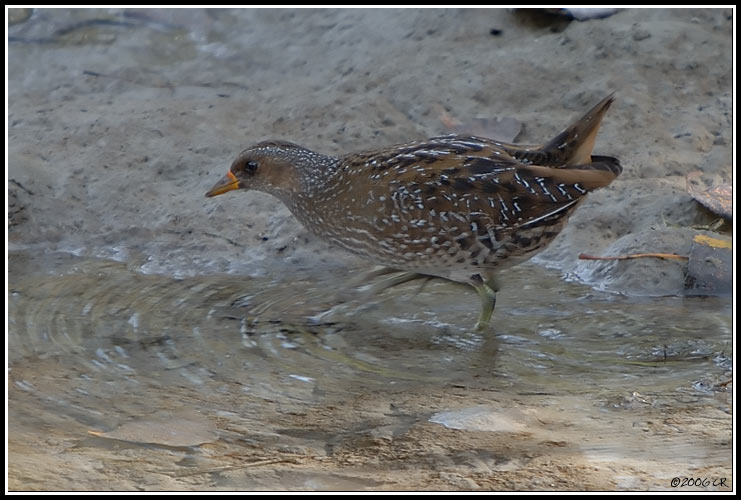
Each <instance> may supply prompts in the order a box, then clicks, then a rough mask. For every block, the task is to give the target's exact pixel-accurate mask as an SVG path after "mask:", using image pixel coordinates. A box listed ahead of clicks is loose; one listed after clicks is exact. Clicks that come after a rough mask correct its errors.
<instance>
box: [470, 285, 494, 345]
mask: <svg viewBox="0 0 741 500" xmlns="http://www.w3.org/2000/svg"><path fill="white" fill-rule="evenodd" d="M471 282H472V283H471V284H472V285H473V287H474V288H475V289H476V292H478V294H479V297H480V298H481V314H479V319H478V321H476V326H475V327H474V329H475V330H476V331H477V332H481V331H483V330H485V329H486V327H487V326H489V321H490V320H491V315H492V314H493V313H494V306H495V305H496V303H497V289H498V287H497V285H496V283H495V282H494V279H493V278H489V279H487V280H486V281H484V279H483V278H482V277H481V275H480V274H475V275H473V276H472V277H471Z"/></svg>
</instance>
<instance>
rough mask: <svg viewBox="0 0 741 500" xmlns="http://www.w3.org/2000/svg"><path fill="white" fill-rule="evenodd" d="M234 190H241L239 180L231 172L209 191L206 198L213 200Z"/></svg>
mask: <svg viewBox="0 0 741 500" xmlns="http://www.w3.org/2000/svg"><path fill="white" fill-rule="evenodd" d="M234 189H239V179H237V177H236V176H235V175H234V174H233V173H232V172H231V171H229V172H228V173H227V174H226V175H225V176H224V177H222V178H221V180H220V181H219V182H217V183H216V184H214V187H212V188H211V189H209V190H208V193H206V197H207V198H211V197H212V196H218V195H220V194H224V193H226V192H227V191H232V190H234Z"/></svg>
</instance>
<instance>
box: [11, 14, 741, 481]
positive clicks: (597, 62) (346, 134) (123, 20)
mask: <svg viewBox="0 0 741 500" xmlns="http://www.w3.org/2000/svg"><path fill="white" fill-rule="evenodd" d="M26 14H27V13H25V12H21V11H14V12H12V15H11V22H12V23H14V24H12V25H11V26H10V27H9V29H8V36H9V54H8V74H9V81H8V103H9V109H8V172H7V176H8V209H9V215H8V225H9V227H8V240H9V246H10V249H11V250H17V251H29V252H44V251H54V250H59V251H65V252H72V253H74V254H75V255H78V256H83V257H102V258H106V259H113V260H117V261H121V262H124V263H126V264H127V265H129V266H130V268H133V269H138V270H140V271H142V272H145V273H160V274H165V275H168V276H174V277H188V276H201V275H208V274H212V273H220V272H228V273H235V274H242V275H250V276H273V277H276V276H277V277H280V276H285V275H291V276H303V277H309V278H310V277H311V276H312V275H314V276H317V275H326V273H327V272H328V271H332V270H334V269H340V268H343V267H345V266H347V265H350V264H357V262H358V261H357V259H356V258H355V257H353V256H349V255H346V254H343V253H341V252H338V251H337V250H335V249H331V248H329V246H328V245H326V244H325V243H323V242H321V241H318V240H317V239H316V238H315V237H313V236H312V235H311V234H309V233H308V232H307V231H306V230H304V229H303V228H302V227H301V226H300V225H299V224H298V223H297V222H296V221H295V219H293V217H292V216H291V214H290V212H288V210H287V209H286V208H285V207H283V206H282V205H281V204H280V203H279V202H277V201H276V200H275V199H273V198H271V197H269V196H267V195H263V194H261V193H253V192H250V193H240V194H239V195H233V196H228V197H224V198H222V197H220V198H216V199H213V200H206V199H204V197H203V195H204V193H205V191H206V190H207V189H208V188H209V187H210V186H211V185H212V184H213V182H215V181H216V180H217V179H218V178H219V177H220V176H222V175H223V174H224V173H225V172H226V169H227V168H228V166H229V164H230V163H231V160H232V159H233V158H234V156H235V155H236V154H237V153H238V152H239V151H240V150H241V149H243V148H245V147H247V146H249V145H251V144H253V143H256V142H258V141H260V140H264V139H268V138H281V139H286V140H291V141H292V142H296V143H299V144H302V145H305V146H307V147H309V148H311V149H314V150H317V151H321V152H325V153H331V154H340V153H346V152H350V151H355V150H364V149H370V148H374V147H376V146H385V145H389V144H393V143H398V142H403V141H408V140H413V139H421V138H425V137H429V136H432V135H436V134H440V133H444V132H446V128H445V125H444V124H443V121H442V111H443V110H444V111H445V112H446V113H448V114H449V115H450V116H453V117H455V118H457V119H458V120H460V121H466V120H469V119H472V118H477V117H478V118H496V117H509V118H515V119H517V120H519V121H520V122H522V123H523V124H524V128H523V131H522V133H521V134H520V135H519V137H518V141H520V142H524V143H533V142H535V143H537V142H542V141H544V140H547V139H549V138H550V137H552V136H553V135H554V134H555V133H557V132H558V131H559V130H560V129H561V128H562V127H563V126H565V125H566V124H567V123H568V122H569V121H571V120H572V119H573V118H574V117H576V116H577V115H579V114H580V113H582V112H583V111H584V110H585V109H587V108H588V107H589V106H591V105H593V104H594V103H595V102H597V101H598V100H599V99H601V98H602V97H604V96H605V95H607V94H608V93H610V92H613V91H615V92H617V101H616V103H615V105H614V106H613V107H612V108H611V109H610V111H609V113H608V115H607V117H606V119H605V122H604V124H603V127H602V130H601V132H600V136H599V138H598V141H597V145H596V150H595V152H596V153H597V154H600V153H603V154H608V155H614V156H617V157H619V158H620V160H621V162H622V165H623V167H624V172H623V174H622V176H621V177H620V178H619V179H618V180H617V181H615V182H614V183H613V184H612V185H611V186H610V187H609V188H607V189H604V190H602V191H600V192H597V193H594V194H592V195H590V198H589V199H588V200H587V201H586V202H585V203H584V204H583V205H582V207H581V208H580V209H579V210H578V211H577V213H576V214H575V215H574V216H573V217H572V219H571V222H570V223H569V225H568V227H567V228H566V229H565V230H564V231H563V233H562V235H561V236H560V237H559V238H558V240H557V241H556V242H555V243H554V244H553V245H552V246H551V247H550V248H549V249H548V250H547V251H545V252H544V253H542V254H541V255H539V256H538V258H537V262H538V264H540V265H546V266H550V267H554V268H557V269H559V270H560V271H562V272H565V273H568V274H569V275H571V276H572V277H574V278H576V279H577V280H579V281H582V282H585V283H589V284H592V285H594V286H598V287H601V288H605V289H609V290H613V291H617V292H622V293H628V294H636V295H665V294H675V293H682V290H683V287H684V279H685V271H686V268H684V267H683V266H682V264H678V263H676V262H672V261H658V260H652V261H650V262H648V261H647V262H631V263H626V262H619V263H614V262H612V263H601V264H596V263H585V262H581V261H578V260H576V259H574V255H576V254H578V253H580V252H584V253H589V254H594V255H603V254H618V253H629V252H676V253H682V252H684V251H687V249H688V245H689V244H690V242H691V239H692V237H693V236H694V235H695V234H697V233H698V232H700V233H702V234H710V235H715V236H717V237H727V236H728V234H729V231H730V229H729V224H726V225H725V227H724V228H722V229H721V230H720V231H721V234H720V236H719V233H715V232H708V231H703V230H699V229H696V226H702V225H707V224H709V223H710V222H712V221H713V220H714V219H715V216H714V215H713V214H711V213H710V212H708V211H707V210H705V209H704V208H702V207H700V206H699V205H698V204H696V203H695V202H694V201H693V200H692V198H691V197H690V196H689V195H688V194H687V192H686V189H685V176H686V174H687V173H689V172H692V171H695V170H700V171H702V173H703V177H702V178H703V182H704V183H705V184H706V185H711V184H717V183H721V182H730V181H731V178H732V141H733V135H732V120H733V102H732V76H733V74H732V14H733V13H732V11H731V10H729V9H682V10H672V9H647V10H646V9H626V10H621V11H619V12H618V13H616V14H614V15H612V16H610V17H607V18H605V19H592V20H587V21H583V22H579V21H568V20H565V19H563V18H558V17H551V16H548V15H545V14H543V13H538V12H535V13H534V12H530V11H518V10H511V9H507V10H496V9H495V10H435V9H429V10H420V9H406V10H383V9H378V10H364V9H359V10H318V9H307V10H271V9H266V10H241V11H224V10H212V11H203V10H178V11H159V10H155V11H149V10H141V11H126V12H125V13H124V12H123V11H120V10H115V11H113V10H112V11H109V10H86V11H67V10H35V11H33V12H32V13H31V15H30V17H29V16H27V15H26ZM493 30H494V31H493ZM693 226H695V228H693ZM723 235H725V236H723ZM10 278H11V281H12V280H13V278H15V277H13V276H11V277H10ZM472 390H473V389H472ZM469 395H470V394H469ZM419 397H420V398H422V399H424V395H419ZM373 398H374V396H373V395H368V396H367V397H362V398H360V397H359V399H358V402H356V403H355V404H366V405H372V401H373ZM361 401H362V403H361ZM408 404H412V402H408ZM420 404H423V403H420ZM518 404H519V403H517V402H514V403H512V405H513V406H514V407H517V405H518ZM317 411H319V410H317ZM379 411H380V410H379ZM383 411H388V408H386V409H385V410H383ZM333 415H335V414H333ZM697 417H698V416H697V415H691V414H685V415H684V416H683V418H684V421H685V422H689V421H692V420H693V419H695V418H697ZM321 418H322V415H321V414H317V415H306V416H302V418H301V419H297V421H296V422H295V426H296V427H297V428H300V427H302V426H306V425H308V424H309V422H314V421H315V420H316V419H321ZM302 419H305V420H302ZM561 422H562V423H563V424H564V429H567V428H568V426H567V425H566V424H567V422H568V419H567V418H563V419H562V420H561ZM331 425H332V426H336V427H337V428H341V427H342V423H341V422H333V423H332V424H331ZM651 425H654V424H651ZM655 425H656V426H655V427H652V428H651V429H650V430H648V431H646V432H649V433H652V435H653V434H656V435H663V434H662V433H665V432H671V431H670V428H671V422H668V421H664V422H663V423H656V424H655ZM727 425H729V424H727V423H725V421H724V422H723V423H721V424H719V427H718V432H719V433H721V434H722V433H725V432H727V430H728V429H727ZM664 426H666V427H664ZM432 427H434V425H433V424H430V423H423V424H420V425H416V426H414V431H413V432H414V433H418V434H419V435H418V436H417V435H416V434H415V435H411V436H410V435H405V438H404V439H402V440H394V439H391V438H390V437H388V436H387V435H384V434H383V432H381V433H380V434H370V435H368V434H364V433H363V432H359V431H357V432H350V433H349V434H346V435H342V437H341V438H340V439H339V441H338V442H337V443H336V446H335V448H334V452H333V453H331V454H330V455H328V456H324V457H319V458H317V456H318V455H317V454H316V453H314V452H311V451H310V452H297V451H296V450H295V449H292V450H288V451H286V452H285V456H282V457H279V459H278V460H282V459H285V463H279V464H278V465H275V466H273V467H271V468H270V469H269V472H264V473H263V472H256V473H255V476H254V477H253V480H254V482H252V483H250V485H251V487H254V488H267V489H270V488H274V487H275V485H276V484H282V485H284V486H285V487H286V488H295V489H302V488H311V487H312V486H311V485H312V484H313V485H314V488H316V489H321V488H323V487H329V488H340V489H342V488H343V487H344V488H347V489H357V488H367V489H374V488H376V487H378V488H382V489H429V488H431V489H559V490H564V489H592V490H601V489H602V490H604V489H646V488H652V489H660V488H662V486H661V485H662V484H664V483H662V482H661V481H657V482H656V483H651V484H649V483H646V482H642V481H637V482H631V481H630V480H628V479H620V478H619V477H618V478H616V476H615V474H614V468H613V469H610V467H612V466H605V468H604V469H599V467H598V468H597V469H595V468H594V466H593V465H587V462H585V461H580V460H581V458H580V457H581V455H579V454H571V453H569V450H570V449H571V448H570V446H571V445H570V444H569V443H573V442H577V441H578V437H577V436H576V435H575V436H572V437H569V438H563V439H562V440H557V441H555V442H550V441H549V440H547V439H544V438H543V437H542V436H540V435H538V434H537V433H535V434H532V433H530V434H527V435H523V436H524V437H523V436H520V437H519V438H516V439H514V440H513V439H510V438H511V436H509V437H504V438H502V437H501V436H500V435H494V434H491V435H490V434H480V433H479V434H477V433H474V434H473V435H469V436H468V437H466V438H464V439H470V440H471V442H470V448H471V449H472V450H474V451H471V452H470V453H469V454H465V453H464V454H459V455H456V453H458V452H457V451H454V452H451V450H460V449H462V448H465V447H466V446H465V445H461V444H460V443H459V440H460V439H462V438H461V436H460V434H459V433H456V432H455V431H454V430H443V431H441V430H439V429H438V430H436V431H431V430H430V429H432ZM437 427H439V426H437ZM379 432H380V431H379ZM388 432H391V430H389V431H388ZM571 432H573V430H572V431H571ZM692 432H696V433H697V438H698V439H702V437H701V435H702V433H703V432H704V431H703V430H702V429H700V428H695V429H694V430H693V431H692ZM392 434H393V432H392ZM415 436H416V437H415ZM358 440H359V441H358ZM405 440H407V441H405ZM487 440H498V441H497V442H496V443H495V442H489V441H487ZM356 441H357V442H356ZM405 443H407V444H408V443H415V444H414V445H413V446H412V445H410V446H408V447H407V446H405ZM420 443H422V445H420ZM50 445H51V446H58V447H59V449H60V450H61V449H63V448H64V446H65V445H64V443H51V444H50ZM504 448H506V449H507V450H508V456H510V457H512V456H516V457H519V458H517V459H512V460H507V461H502V460H499V459H498V458H497V455H496V453H494V454H491V453H492V452H486V451H484V450H487V449H488V450H496V449H504ZM425 449H426V450H427V451H424V452H423V451H420V450H425ZM544 449H548V450H554V452H553V453H550V452H549V453H543V450H544ZM363 450H365V451H363ZM476 450H479V451H476ZM14 451H15V453H16V454H15V455H14V456H16V457H20V458H17V459H16V461H15V462H14V464H13V466H12V467H11V470H12V471H14V473H13V474H12V475H11V477H10V485H11V488H21V489H22V488H24V487H29V485H31V486H30V487H32V488H34V489H37V488H38V489H44V488H45V487H49V485H52V486H51V487H54V488H61V489H74V485H73V484H71V483H65V482H64V481H60V480H59V478H55V479H53V480H52V478H51V477H49V478H47V479H48V481H45V480H44V479H43V477H42V479H41V480H38V482H36V479H34V480H33V481H30V479H29V478H28V477H27V475H26V474H27V472H26V471H28V470H29V468H28V467H25V466H24V465H23V464H24V463H26V464H33V463H34V459H33V457H34V454H35V453H37V452H36V451H34V450H33V449H23V448H22V447H20V445H16V448H15V449H14ZM213 452H214V453H219V450H214V451H213ZM366 452H367V453H366ZM510 452H511V453H510ZM301 453H306V454H307V455H308V456H311V457H312V458H307V456H306V455H301ZM460 453H463V452H460ZM323 454H326V453H324V452H323ZM54 456H55V457H57V455H54ZM445 456H447V457H449V456H453V457H454V458H453V459H451V460H452V461H451V462H450V464H448V466H447V468H446V467H442V468H440V467H439V466H437V465H436V466H432V465H430V464H438V465H439V458H440V457H445ZM59 457H63V458H62V460H67V459H66V458H64V455H59ZM252 458H254V459H255V460H259V459H266V460H268V461H269V460H271V459H275V457H267V458H266V457H262V456H255V457H252ZM55 459H56V458H55ZM235 460H236V459H235ZM646 460H647V463H648V462H650V458H649V457H647V458H646ZM286 464H288V465H286ZM327 464H330V465H327ZM425 464H427V465H425ZM498 464H499V465H501V467H500V468H498V467H499V465H498ZM340 465H341V466H342V467H344V468H343V469H342V470H343V471H344V472H342V473H336V474H335V473H334V472H331V471H335V470H337V467H338V466H340ZM633 466H635V464H633V465H631V467H633ZM80 467H81V469H86V468H90V469H89V470H90V473H91V474H92V475H93V476H91V477H95V474H98V472H96V471H95V470H94V467H93V466H92V464H80ZM240 467H241V466H238V464H235V472H234V474H244V473H245V469H242V468H240ZM404 467H407V468H410V470H412V469H413V470H414V471H415V472H414V473H409V472H408V471H407V470H406V469H405V468H404ZM415 467H416V468H415ZM504 469H506V470H504ZM317 470H323V471H324V472H325V473H327V474H330V475H331V477H332V478H333V479H332V481H329V482H327V483H326V484H324V485H323V483H321V482H319V483H310V482H307V481H308V479H307V480H306V481H304V480H299V479H296V478H297V477H299V476H300V475H301V474H304V475H303V476H300V477H301V478H310V477H311V474H312V473H313V472H316V471H317ZM53 471H54V467H49V468H48V469H46V472H44V474H49V475H50V476H53V475H54V472H53ZM261 471H262V469H261ZM297 471H298V472H297ZM327 471H330V472H327ZM348 471H352V473H353V474H352V475H353V479H352V481H350V480H348V482H346V483H343V482H342V474H345V473H347V472H348ZM419 471H422V472H419ZM492 471H499V473H498V474H493V472H492ZM705 472H707V471H705ZM710 472H717V471H710ZM665 473H666V476H667V477H670V472H669V471H668V470H667V471H665ZM295 474H299V476H296V475H295ZM379 475H380V479H379ZM165 476H166V474H165ZM124 477H125V474H123V473H122V475H121V478H122V479H121V482H119V483H116V482H114V483H106V482H105V481H103V479H102V478H103V476H101V482H100V483H96V482H95V481H94V480H93V481H92V482H91V483H89V484H90V485H93V486H94V487H101V488H105V486H104V485H105V484H108V485H109V486H110V487H111V488H114V489H117V488H122V489H129V488H132V487H137V486H139V487H143V488H147V487H151V488H165V489H167V488H168V487H170V488H173V489H180V488H188V487H193V488H196V489H197V488H199V487H201V488H203V487H207V488H218V487H219V485H218V484H216V483H208V482H206V483H204V482H198V481H195V480H194V481H195V482H194V483H192V484H190V485H189V484H188V482H187V481H183V480H179V481H174V482H172V483H169V482H167V481H166V480H162V479H161V478H160V480H159V481H160V482H157V481H154V482H153V483H151V484H150V485H149V486H147V484H146V481H148V480H151V478H133V479H132V478H125V479H124ZM163 477H164V476H163ZM291 477H293V478H294V479H289V478H291ZM359 477H363V478H365V480H366V481H367V482H366V483H362V482H361V481H360V480H359V479H357V478H359ZM620 477H622V476H620ZM626 477H627V476H626ZM109 479H110V478H107V479H106V481H107V480H109ZM137 481H138V482H137ZM291 481H293V482H291ZM230 484H231V483H230Z"/></svg>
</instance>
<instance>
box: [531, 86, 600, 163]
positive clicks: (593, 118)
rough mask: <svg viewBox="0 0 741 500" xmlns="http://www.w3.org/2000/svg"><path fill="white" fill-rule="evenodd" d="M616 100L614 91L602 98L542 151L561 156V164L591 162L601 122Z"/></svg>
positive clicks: (549, 154) (548, 154)
mask: <svg viewBox="0 0 741 500" xmlns="http://www.w3.org/2000/svg"><path fill="white" fill-rule="evenodd" d="M614 100H615V94H614V93H612V94H610V95H608V96H607V97H605V98H604V99H602V100H601V101H600V102H599V103H597V105H596V106H594V107H593V108H592V109H590V110H589V111H587V112H586V113H585V114H584V116H582V117H581V118H579V119H578V120H576V121H574V122H573V123H572V124H571V125H569V126H568V127H567V128H566V130H564V131H563V132H561V133H560V134H558V135H557V136H556V137H554V138H553V140H551V141H550V142H549V143H548V144H546V145H545V146H543V147H542V148H541V152H543V153H545V154H546V155H547V156H557V157H560V159H561V164H562V165H564V166H570V165H584V164H586V163H591V162H592V149H594V141H595V139H596V138H597V132H598V131H599V126H600V123H601V122H602V118H603V117H604V116H605V113H606V112H607V110H608V109H609V107H610V105H611V104H612V103H613V101H614Z"/></svg>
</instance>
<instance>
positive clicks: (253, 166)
mask: <svg viewBox="0 0 741 500" xmlns="http://www.w3.org/2000/svg"><path fill="white" fill-rule="evenodd" d="M244 169H245V170H247V173H248V174H254V173H255V172H256V171H257V162H256V161H248V162H247V163H245V165H244Z"/></svg>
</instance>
